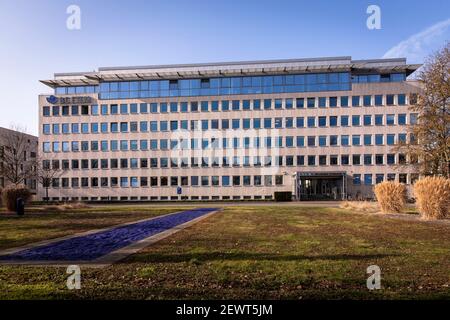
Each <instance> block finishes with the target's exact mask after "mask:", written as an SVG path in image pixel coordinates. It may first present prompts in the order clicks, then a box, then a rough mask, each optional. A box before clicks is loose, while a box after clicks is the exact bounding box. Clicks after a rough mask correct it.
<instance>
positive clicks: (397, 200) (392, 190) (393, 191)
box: [373, 181, 406, 213]
mask: <svg viewBox="0 0 450 320" xmlns="http://www.w3.org/2000/svg"><path fill="white" fill-rule="evenodd" d="M373 190H374V192H375V196H376V198H377V201H378V203H379V204H380V207H381V211H383V212H384V213H390V212H396V213H398V212H401V211H402V210H403V208H404V207H405V205H406V187H405V185H404V184H402V183H398V182H393V181H385V182H382V183H379V184H377V185H376V186H375V187H374V188H373Z"/></svg>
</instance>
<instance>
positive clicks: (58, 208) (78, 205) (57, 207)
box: [44, 202, 91, 211]
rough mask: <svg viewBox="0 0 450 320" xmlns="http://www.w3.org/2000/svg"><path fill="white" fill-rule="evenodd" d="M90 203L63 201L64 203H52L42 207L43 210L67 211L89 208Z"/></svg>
mask: <svg viewBox="0 0 450 320" xmlns="http://www.w3.org/2000/svg"><path fill="white" fill-rule="evenodd" d="M89 208H91V206H90V205H88V204H86V203H83V202H75V203H64V204H54V205H48V206H45V207H44V210H47V211H68V210H76V209H89Z"/></svg>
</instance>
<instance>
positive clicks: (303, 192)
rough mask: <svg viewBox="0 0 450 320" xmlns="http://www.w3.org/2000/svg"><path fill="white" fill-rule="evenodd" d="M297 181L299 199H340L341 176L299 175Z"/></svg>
mask: <svg viewBox="0 0 450 320" xmlns="http://www.w3.org/2000/svg"><path fill="white" fill-rule="evenodd" d="M299 182H300V188H299V191H300V192H299V193H300V200H341V194H342V191H343V189H342V188H343V185H342V184H343V179H342V178H341V177H339V178H335V177H331V178H329V177H327V178H322V177H314V178H310V177H301V178H300V181H299Z"/></svg>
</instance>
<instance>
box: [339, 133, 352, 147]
mask: <svg viewBox="0 0 450 320" xmlns="http://www.w3.org/2000/svg"><path fill="white" fill-rule="evenodd" d="M349 143H350V142H349V136H348V135H342V136H341V145H342V146H348V145H349Z"/></svg>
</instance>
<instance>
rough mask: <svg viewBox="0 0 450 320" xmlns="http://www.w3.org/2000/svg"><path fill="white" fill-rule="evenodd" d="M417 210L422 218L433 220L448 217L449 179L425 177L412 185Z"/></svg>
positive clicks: (449, 200) (449, 202)
mask: <svg viewBox="0 0 450 320" xmlns="http://www.w3.org/2000/svg"><path fill="white" fill-rule="evenodd" d="M414 196H415V198H416V201H417V209H418V210H419V212H420V214H421V216H422V218H424V219H429V220H435V219H445V218H446V217H448V216H449V214H448V212H449V207H450V179H446V178H443V177H426V178H423V179H420V180H419V181H417V182H416V183H415V184H414Z"/></svg>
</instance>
